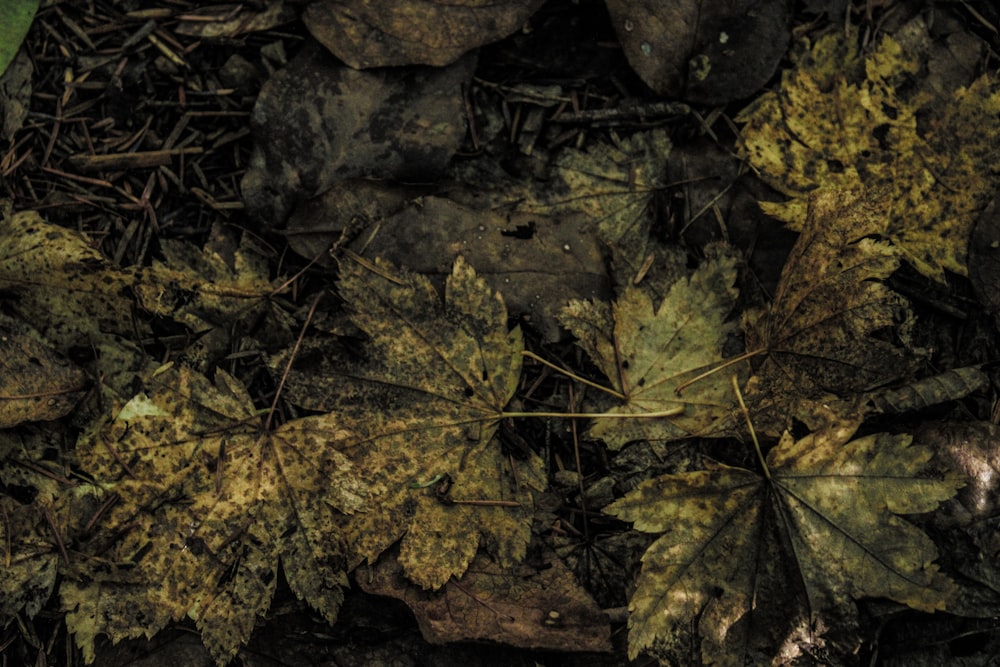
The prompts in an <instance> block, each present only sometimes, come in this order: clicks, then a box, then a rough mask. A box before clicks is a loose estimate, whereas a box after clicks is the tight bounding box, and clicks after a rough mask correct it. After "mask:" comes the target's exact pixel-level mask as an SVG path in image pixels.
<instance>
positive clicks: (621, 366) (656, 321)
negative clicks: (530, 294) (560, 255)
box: [561, 255, 745, 449]
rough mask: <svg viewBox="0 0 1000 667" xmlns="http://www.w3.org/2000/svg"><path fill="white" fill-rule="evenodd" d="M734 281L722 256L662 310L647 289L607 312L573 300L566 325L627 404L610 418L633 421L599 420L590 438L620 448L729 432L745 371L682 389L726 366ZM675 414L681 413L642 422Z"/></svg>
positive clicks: (728, 259) (629, 290) (671, 294)
mask: <svg viewBox="0 0 1000 667" xmlns="http://www.w3.org/2000/svg"><path fill="white" fill-rule="evenodd" d="M735 281H736V259H735V257H733V256H729V255H722V256H720V257H718V258H716V259H711V260H707V261H705V262H704V263H703V264H702V265H701V266H700V267H699V268H698V269H697V270H696V271H695V272H694V273H693V274H692V275H691V277H690V278H689V279H684V278H682V279H681V280H679V281H677V282H676V283H674V285H673V286H672V287H671V288H670V290H669V291H668V292H667V294H666V296H665V297H664V298H663V301H662V302H661V303H660V304H659V305H658V306H656V305H654V303H653V299H652V297H651V296H650V295H649V294H648V293H647V292H646V291H645V290H644V289H642V288H641V287H638V286H635V285H629V286H628V287H626V288H625V291H624V292H623V293H622V295H621V296H620V297H619V298H618V299H617V300H616V301H615V303H614V305H613V306H612V307H611V308H610V309H609V308H608V307H607V306H606V305H605V304H603V303H599V302H592V301H573V302H571V303H570V304H569V305H568V306H567V307H566V308H564V309H563V311H562V317H561V321H562V323H563V325H564V326H565V327H566V328H567V329H569V330H570V332H572V333H573V335H574V336H576V338H577V340H578V342H579V345H580V346H581V347H582V348H583V349H584V350H585V351H586V352H587V354H588V355H589V356H590V357H591V359H593V360H594V363H596V364H597V366H598V367H599V368H600V369H601V371H602V372H603V373H604V374H605V375H606V376H607V377H608V379H609V380H610V381H611V386H612V388H613V389H614V390H615V391H616V392H619V393H620V394H621V395H622V396H623V397H624V401H625V402H624V404H623V405H620V406H616V407H615V408H613V409H612V410H610V411H609V412H610V414H612V415H616V416H621V415H635V416H636V418H635V419H618V418H615V419H597V420H595V422H594V423H593V425H592V426H591V427H590V431H589V435H590V436H591V437H593V438H600V439H603V440H604V441H605V442H606V443H607V444H608V446H609V447H611V448H613V449H618V448H620V447H621V446H622V445H624V444H625V443H627V442H629V441H632V440H640V439H644V440H673V439H677V438H687V437H691V436H698V435H701V436H721V435H725V434H726V433H727V432H729V431H730V428H731V426H730V424H731V422H732V414H733V406H734V405H735V396H734V395H733V392H732V386H731V384H730V376H731V375H732V374H733V373H736V374H737V376H738V377H745V375H744V374H745V366H744V365H737V366H734V367H733V369H731V371H730V372H721V373H714V374H710V375H707V376H706V377H704V378H702V379H699V380H697V381H696V382H694V383H693V384H691V386H690V387H687V388H683V387H684V385H685V384H687V383H688V381H690V380H692V379H694V378H696V377H698V376H699V375H701V374H702V373H703V372H704V371H706V370H707V369H709V368H711V367H713V366H717V365H718V364H719V363H720V362H722V361H723V347H724V345H725V343H726V341H727V340H728V338H729V337H730V336H731V335H732V334H733V333H734V332H735V331H736V329H737V328H738V324H737V323H736V322H730V321H727V317H728V315H729V313H730V311H731V310H732V307H733V304H734V303H735V301H736V296H737V290H736V288H735V286H734V283H735ZM682 389H683V391H681V390H682ZM674 408H680V409H683V412H682V413H681V414H678V415H676V416H672V417H670V418H657V419H649V418H644V417H643V415H648V414H649V413H662V412H664V411H668V410H671V409H674Z"/></svg>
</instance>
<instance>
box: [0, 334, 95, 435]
mask: <svg viewBox="0 0 1000 667" xmlns="http://www.w3.org/2000/svg"><path fill="white" fill-rule="evenodd" d="M85 388H86V376H85V374H84V373H83V371H82V370H81V369H79V368H78V367H76V366H75V365H73V364H72V363H71V362H70V361H69V360H67V359H65V358H63V357H61V356H60V355H58V354H56V353H55V351H54V350H52V349H51V348H50V347H49V346H48V345H47V344H46V343H45V342H44V341H43V340H41V337H40V336H39V335H38V333H37V332H35V330H34V329H32V328H31V327H29V326H27V325H26V324H22V323H20V322H18V321H17V320H14V319H13V318H10V317H7V316H6V315H3V314H0V428H10V427H11V426H16V425H18V424H21V423H23V422H26V421H43V420H51V419H58V418H59V417H62V416H64V415H66V414H67V413H69V411H70V410H72V409H73V406H75V405H76V404H77V402H78V401H79V400H80V398H81V397H82V396H83V390H84V389H85Z"/></svg>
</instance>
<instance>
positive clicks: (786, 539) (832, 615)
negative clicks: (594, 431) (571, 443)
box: [606, 424, 961, 665]
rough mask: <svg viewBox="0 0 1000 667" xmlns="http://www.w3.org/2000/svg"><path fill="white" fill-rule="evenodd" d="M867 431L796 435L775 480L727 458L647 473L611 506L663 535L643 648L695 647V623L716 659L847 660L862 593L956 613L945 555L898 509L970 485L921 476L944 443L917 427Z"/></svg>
mask: <svg viewBox="0 0 1000 667" xmlns="http://www.w3.org/2000/svg"><path fill="white" fill-rule="evenodd" d="M854 426H856V424H852V425H851V426H850V427H847V428H841V429H839V430H831V431H827V432H822V433H816V434H813V435H810V436H807V437H806V438H803V439H801V440H798V441H796V440H794V439H793V438H792V437H791V436H790V435H788V434H786V435H785V436H784V437H783V438H782V439H781V442H780V443H779V444H778V445H777V446H776V447H775V448H774V449H772V450H771V451H770V452H769V454H768V455H767V458H766V464H767V467H766V474H765V475H764V476H761V475H759V474H757V473H755V472H752V471H750V470H746V469H743V468H734V467H730V466H726V465H722V464H718V463H715V464H713V465H711V466H710V467H708V468H707V469H706V470H702V471H697V472H689V473H683V474H676V475H664V476H662V477H658V478H655V479H652V480H649V481H646V482H644V483H642V484H641V485H640V486H639V487H637V488H636V489H635V490H634V491H632V492H631V493H629V494H628V495H627V496H625V497H624V498H622V499H620V500H618V501H616V502H614V503H612V504H611V505H610V506H609V507H608V508H607V509H606V511H607V512H608V513H609V514H611V515H613V516H616V517H618V518H621V519H624V520H627V521H633V522H635V527H636V528H637V529H638V530H641V531H643V532H647V533H662V536H661V537H660V538H659V539H657V541H656V542H654V543H653V544H652V545H651V546H650V547H649V549H648V550H647V551H646V553H645V555H644V556H643V559H642V560H643V566H642V571H641V573H640V575H639V579H638V581H637V583H636V590H635V593H634V594H633V596H632V599H631V601H630V604H629V610H630V617H629V655H630V656H631V657H635V656H636V655H637V654H638V653H639V652H640V651H642V650H643V649H646V648H649V647H651V646H654V645H659V646H661V647H666V648H667V650H668V651H675V652H676V651H678V650H679V646H680V645H683V644H687V645H691V640H692V637H690V636H688V635H689V633H690V632H691V628H696V630H695V631H694V632H695V633H696V634H697V635H698V636H699V637H700V639H701V651H700V652H701V656H700V659H702V660H705V661H706V662H710V663H711V664H714V665H744V664H762V663H770V661H771V660H772V659H773V658H774V657H775V656H774V654H773V653H771V654H768V651H769V650H770V651H773V650H775V649H776V648H777V647H794V646H795V645H796V643H797V642H798V641H808V642H812V643H813V644H818V645H822V644H823V643H824V642H827V643H828V646H827V649H826V650H828V651H830V653H831V654H834V655H835V654H837V653H838V651H846V652H850V650H851V646H846V647H845V646H844V645H843V644H844V643H848V644H849V643H850V641H851V639H850V635H852V634H853V621H854V618H853V615H854V607H853V604H852V599H855V598H860V597H885V598H889V599H892V600H895V601H897V602H900V603H902V604H905V605H909V606H910V607H913V608H915V609H919V610H923V611H933V610H941V609H945V608H946V606H947V604H948V602H949V600H950V599H951V598H952V596H953V595H954V594H955V592H956V590H957V589H956V586H955V584H954V583H952V581H951V580H950V579H948V578H947V577H946V576H944V575H943V574H941V573H940V572H939V571H938V568H937V567H936V566H935V565H934V564H933V561H934V560H935V559H936V558H937V550H936V548H935V546H934V543H933V542H932V541H931V540H930V538H929V537H927V535H925V534H924V533H923V532H922V531H921V530H919V529H918V528H917V527H915V526H914V525H912V524H910V523H908V522H907V521H905V520H904V519H902V518H901V517H900V516H898V515H900V514H916V513H921V512H929V511H931V510H933V509H935V508H936V507H937V505H938V503H939V502H941V501H943V500H946V499H948V498H950V497H951V496H952V495H954V493H955V491H956V490H957V488H958V487H960V486H961V483H960V482H958V481H956V479H955V478H951V477H949V478H946V479H931V478H929V477H926V476H921V473H922V472H923V470H924V468H925V467H926V465H927V462H928V461H929V459H930V456H931V451H930V450H929V449H928V448H925V447H917V446H911V445H910V440H911V439H910V437H909V436H906V435H889V434H885V433H879V434H875V435H869V436H865V437H862V438H859V439H857V440H853V441H850V442H848V440H849V439H850V437H851V436H852V435H853V432H854ZM845 634H846V635H848V637H846V638H845V637H844V635H845ZM824 635H826V637H825V638H824ZM694 645H695V646H697V645H698V643H697V642H694ZM675 655H676V653H675ZM747 661H749V662H747Z"/></svg>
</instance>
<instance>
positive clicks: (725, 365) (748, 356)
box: [674, 348, 767, 396]
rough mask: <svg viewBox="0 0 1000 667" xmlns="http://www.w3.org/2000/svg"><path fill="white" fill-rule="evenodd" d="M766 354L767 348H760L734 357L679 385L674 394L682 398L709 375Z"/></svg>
mask: <svg viewBox="0 0 1000 667" xmlns="http://www.w3.org/2000/svg"><path fill="white" fill-rule="evenodd" d="M765 352H767V350H766V349H765V348H760V349H759V350H754V351H753V352H745V353H744V354H741V355H740V356H738V357H733V358H732V359H729V360H727V361H725V362H723V363H722V364H719V365H718V366H716V367H714V368H710V369H708V370H707V371H705V372H704V373H702V374H701V375H698V376H697V377H693V378H691V379H690V380H688V381H687V382H684V383H682V384H679V385H677V388H676V389H674V393H675V394H677V395H678V396H680V395H681V392H682V391H684V390H685V389H687V388H688V387H690V386H691V385H693V384H694V383H695V382H698V381H700V380H704V379H705V378H707V377H708V376H709V375H713V374H714V373H718V372H719V371H721V370H722V369H724V368H728V367H730V366H732V365H733V364H738V363H740V362H741V361H746V360H747V359H752V358H753V357H756V356H757V355H758V354H764V353H765Z"/></svg>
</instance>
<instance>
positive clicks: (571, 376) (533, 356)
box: [521, 350, 628, 401]
mask: <svg viewBox="0 0 1000 667" xmlns="http://www.w3.org/2000/svg"><path fill="white" fill-rule="evenodd" d="M521 354H522V355H523V356H525V357H528V358H529V359H534V360H535V361H537V362H538V363H540V364H542V365H544V366H548V367H549V368H551V369H552V370H554V371H558V372H559V373H562V374H563V375H565V376H566V377H568V378H569V379H571V380H576V381H577V382H579V383H580V384H585V385H587V386H588V387H593V388H594V389H597V390H598V391H603V392H604V393H606V394H611V395H612V396H614V397H615V398H617V399H620V400H623V401H625V400H628V396H626V395H625V394H623V393H621V392H620V391H615V390H614V389H609V388H608V387H605V386H604V385H600V384H597V383H596V382H591V381H590V380H587V379H586V378H582V377H580V376H579V375H577V374H576V373H574V372H572V371H568V370H566V369H565V368H561V367H559V366H556V365H555V364H554V363H552V362H551V361H547V360H545V359H543V358H542V357H540V356H538V355H537V354H535V353H534V352H530V351H528V350H521Z"/></svg>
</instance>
